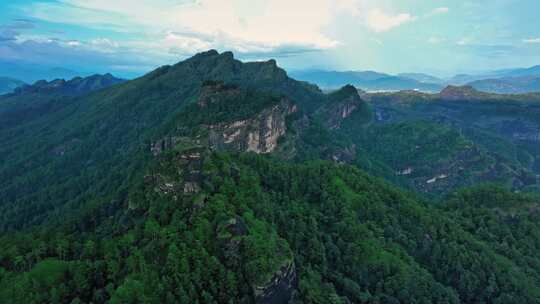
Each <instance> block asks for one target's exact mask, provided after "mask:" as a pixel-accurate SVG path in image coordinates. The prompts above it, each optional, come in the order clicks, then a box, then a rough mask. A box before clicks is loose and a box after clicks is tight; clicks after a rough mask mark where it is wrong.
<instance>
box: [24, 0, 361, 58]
mask: <svg viewBox="0 0 540 304" xmlns="http://www.w3.org/2000/svg"><path fill="white" fill-rule="evenodd" d="M363 1H365V0H341V1H338V2H337V4H336V3H335V1H333V0H295V1H290V0H274V1H264V0H232V1H222V0H184V1H182V0H138V1H132V0H115V1H110V0H59V1H58V2H38V3H35V4H33V5H31V6H29V7H25V8H24V10H25V12H26V13H27V15H29V16H31V17H33V18H37V19H41V20H46V21H50V22H55V23H66V24H73V25H82V26H86V27H92V28H97V29H108V30H111V29H112V30H114V31H116V32H119V33H128V34H130V33H131V34H141V32H142V34H144V36H145V37H144V39H145V40H148V39H153V40H154V42H157V41H162V42H164V44H163V47H169V48H175V49H181V50H183V51H185V52H191V51H193V50H200V49H201V48H227V49H231V50H234V51H249V50H251V49H255V50H273V49H276V48H278V47H280V46H283V45H296V46H298V47H304V48H311V49H317V50H322V49H329V48H334V47H336V46H338V45H339V41H337V40H336V39H333V38H332V37H330V36H328V35H326V34H324V28H325V27H326V26H328V25H329V24H331V23H332V21H333V20H335V18H336V17H337V16H338V15H339V14H348V15H350V16H359V15H360V6H361V3H362V2H363ZM171 33H190V35H189V37H188V36H186V35H179V34H175V35H171ZM201 37H204V39H203V38H201ZM156 46H157V45H156Z"/></svg>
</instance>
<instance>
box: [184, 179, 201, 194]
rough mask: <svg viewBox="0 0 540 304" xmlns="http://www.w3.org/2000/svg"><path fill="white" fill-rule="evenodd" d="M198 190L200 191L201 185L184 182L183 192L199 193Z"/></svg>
mask: <svg viewBox="0 0 540 304" xmlns="http://www.w3.org/2000/svg"><path fill="white" fill-rule="evenodd" d="M199 191H201V187H200V186H199V184H198V183H196V182H186V183H185V184H184V193H185V194H188V193H189V194H193V193H199Z"/></svg>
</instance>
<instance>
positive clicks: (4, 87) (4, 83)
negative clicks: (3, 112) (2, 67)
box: [0, 77, 24, 95]
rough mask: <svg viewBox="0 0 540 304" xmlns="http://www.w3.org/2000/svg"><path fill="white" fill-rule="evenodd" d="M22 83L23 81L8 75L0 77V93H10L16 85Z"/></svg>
mask: <svg viewBox="0 0 540 304" xmlns="http://www.w3.org/2000/svg"><path fill="white" fill-rule="evenodd" d="M23 84H24V82H22V81H20V80H17V79H12V78H9V77H0V95H2V94H6V93H11V92H13V91H14V90H15V89H16V88H17V87H20V86H22V85H23Z"/></svg>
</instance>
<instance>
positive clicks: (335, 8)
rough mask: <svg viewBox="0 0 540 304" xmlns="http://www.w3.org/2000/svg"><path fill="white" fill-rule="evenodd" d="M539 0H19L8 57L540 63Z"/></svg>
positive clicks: (314, 63)
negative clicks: (212, 54) (209, 55)
mask: <svg viewBox="0 0 540 304" xmlns="http://www.w3.org/2000/svg"><path fill="white" fill-rule="evenodd" d="M539 11H540V1H538V0H474V1H472V0H471V1H457V0H452V1H450V0H378V1H374V0H294V1H291V0H267V1H264V0H230V1H226V0H137V1H132V0H14V1H2V2H1V3H0V61H2V62H17V63H20V64H29V65H32V64H39V65H43V66H50V67H65V68H70V69H74V70H78V71H87V72H100V73H103V72H113V73H114V74H116V75H120V76H124V77H126V76H135V75H140V74H142V73H144V72H147V71H149V70H151V69H153V68H155V67H157V66H160V65H164V64H171V63H175V62H177V61H180V60H182V59H185V58H186V57H188V56H190V55H192V54H194V53H197V52H200V51H204V50H207V49H211V48H213V49H217V50H219V51H225V50H231V51H233V52H234V53H235V54H236V57H237V58H240V59H244V60H265V59H269V58H275V59H277V60H278V62H279V64H280V65H281V66H283V67H285V68H287V69H295V70H296V69H306V68H318V69H335V70H377V71H383V72H389V73H399V72H428V73H432V74H435V75H439V76H448V75H450V74H454V73H463V72H466V73H475V72H481V71H487V70H494V69H503V68H511V67H527V66H532V65H537V64H540V18H538V12H539Z"/></svg>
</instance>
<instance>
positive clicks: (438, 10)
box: [426, 7, 450, 17]
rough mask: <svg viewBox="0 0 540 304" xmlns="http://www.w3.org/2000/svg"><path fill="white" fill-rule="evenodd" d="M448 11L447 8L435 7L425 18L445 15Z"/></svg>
mask: <svg viewBox="0 0 540 304" xmlns="http://www.w3.org/2000/svg"><path fill="white" fill-rule="evenodd" d="M449 11H450V9H449V8H448V7H437V8H435V9H433V10H432V11H431V12H430V13H429V14H427V15H426V17H431V16H435V15H443V14H447V13H448V12H449Z"/></svg>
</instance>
